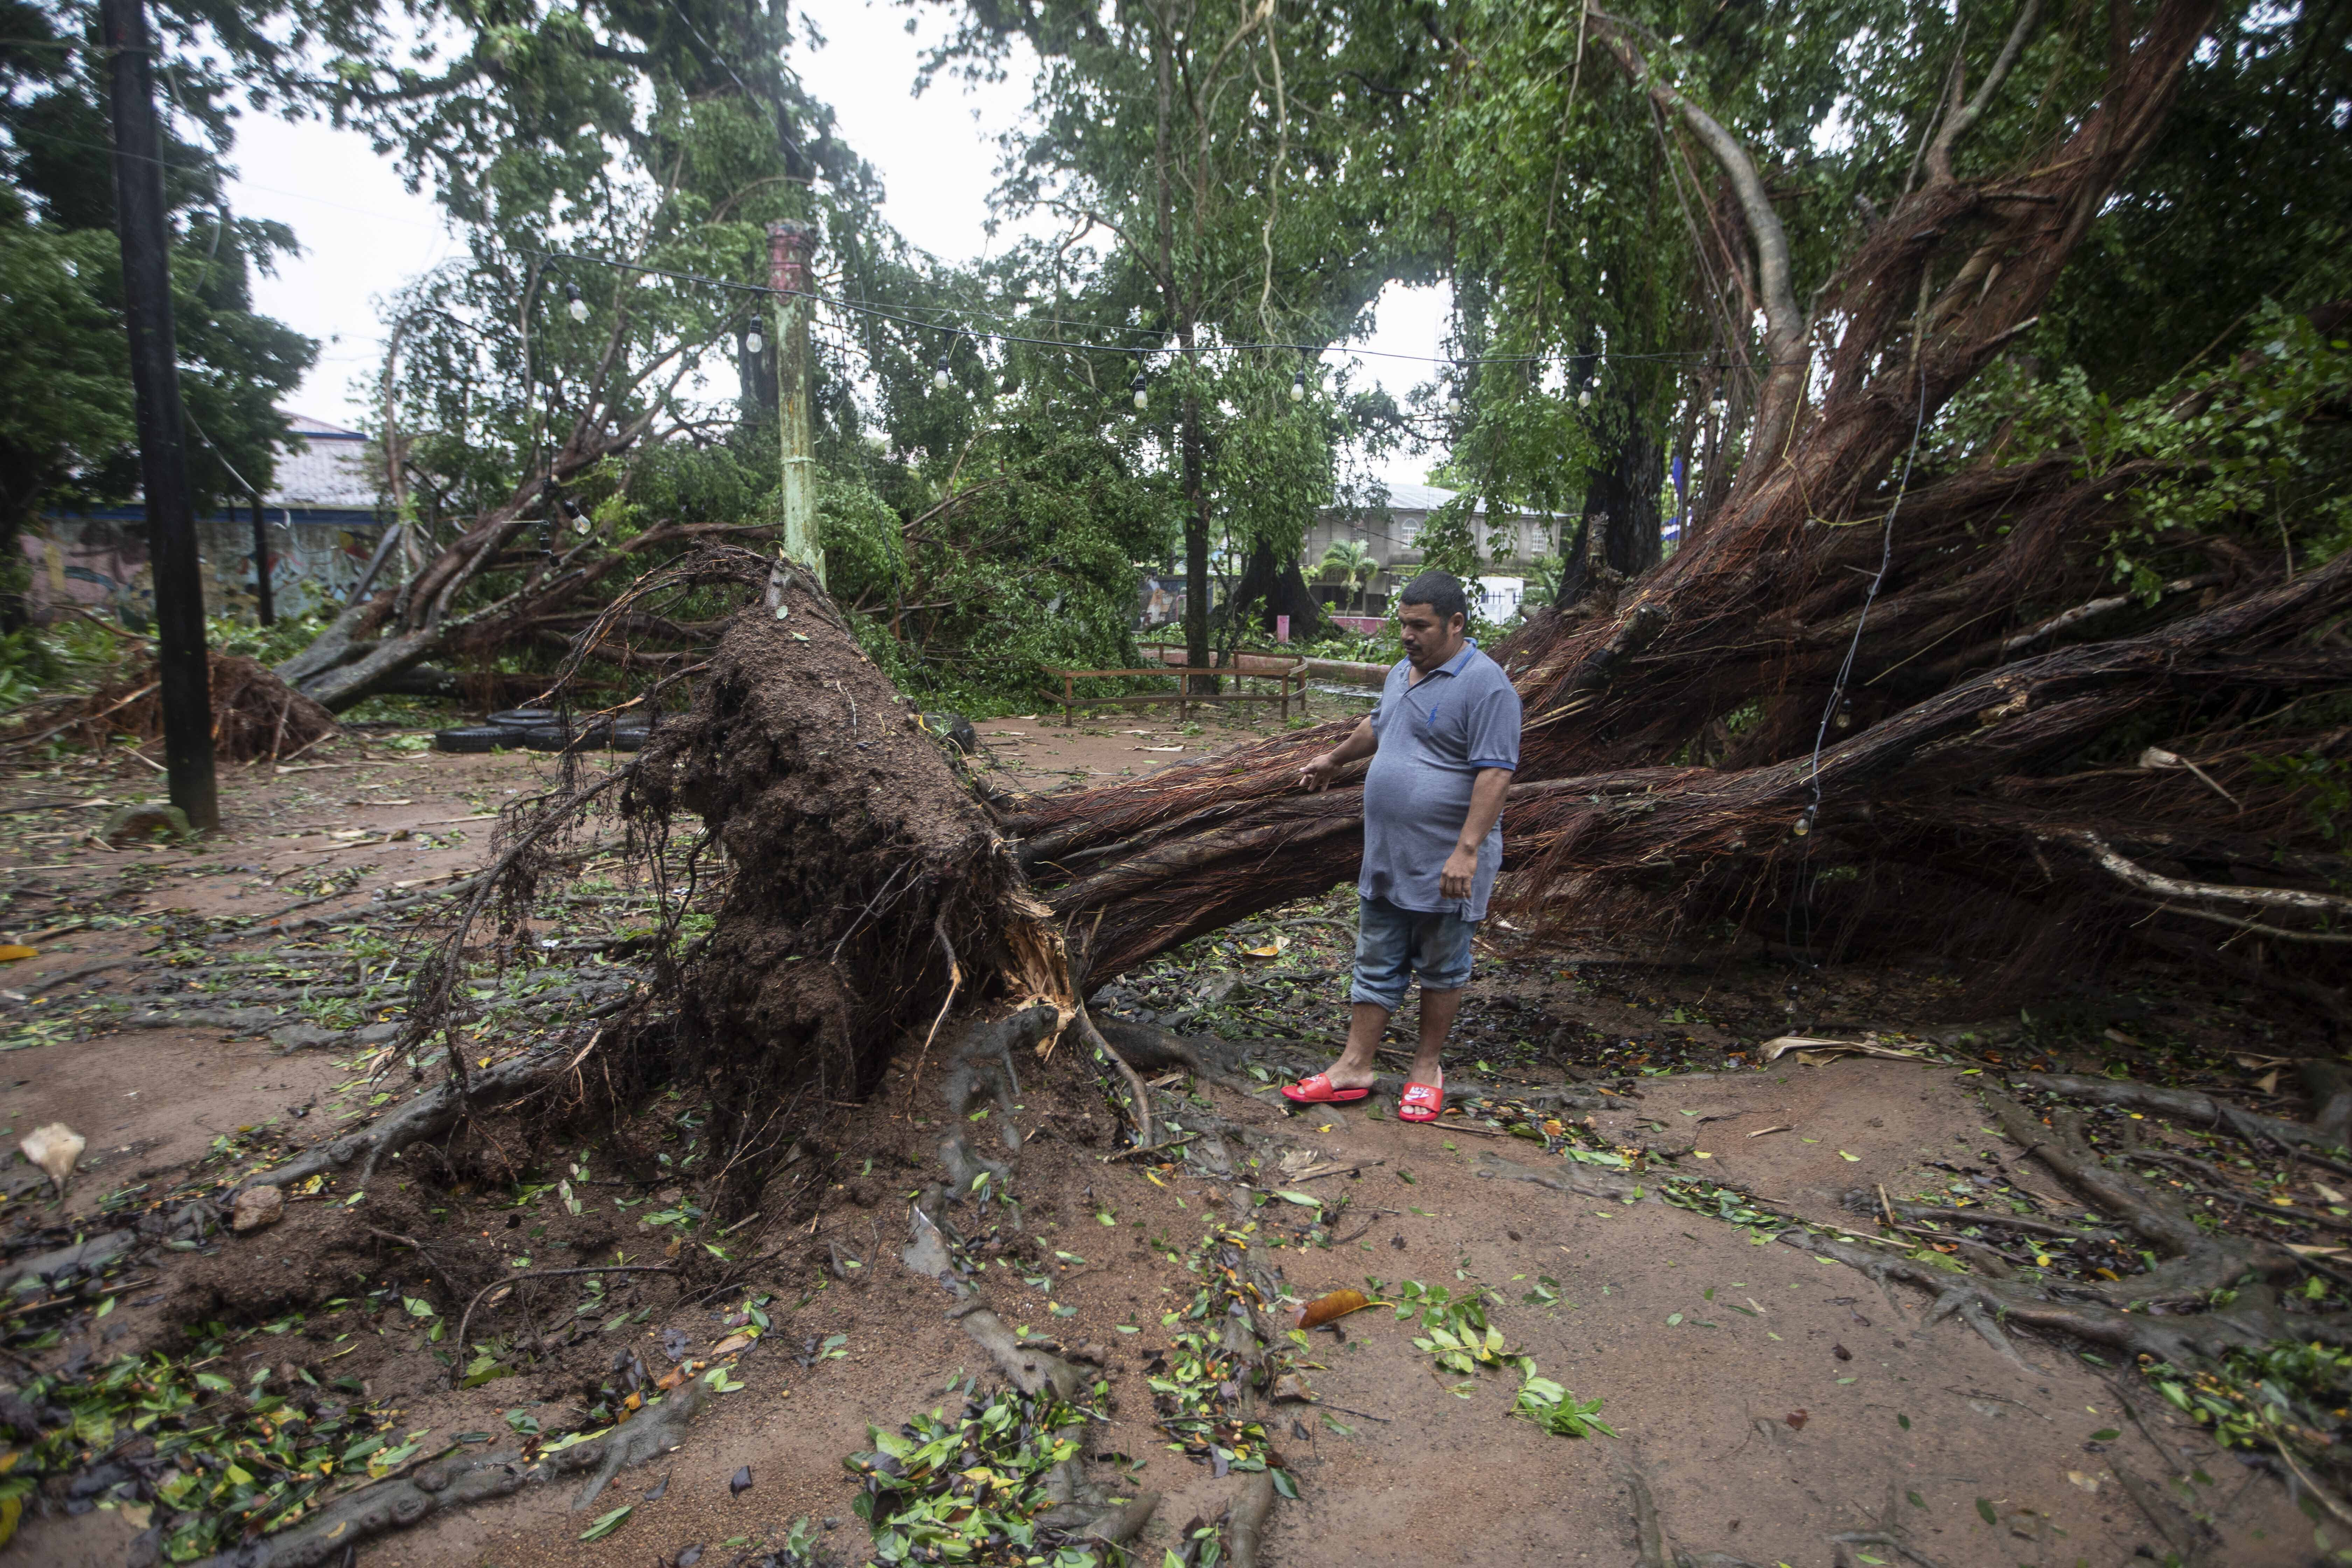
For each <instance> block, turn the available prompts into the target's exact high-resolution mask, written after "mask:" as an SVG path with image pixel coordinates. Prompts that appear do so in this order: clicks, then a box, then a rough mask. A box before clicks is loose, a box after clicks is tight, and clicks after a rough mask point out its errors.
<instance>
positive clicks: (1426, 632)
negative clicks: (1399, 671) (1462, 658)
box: [1397, 605, 1464, 674]
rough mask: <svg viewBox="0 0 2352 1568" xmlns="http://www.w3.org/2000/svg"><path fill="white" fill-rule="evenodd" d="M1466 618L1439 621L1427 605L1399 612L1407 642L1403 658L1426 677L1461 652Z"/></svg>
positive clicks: (1454, 617)
mask: <svg viewBox="0 0 2352 1568" xmlns="http://www.w3.org/2000/svg"><path fill="white" fill-rule="evenodd" d="M1397 626H1398V628H1399V630H1400V632H1401V633H1402V637H1403V640H1404V656H1405V658H1408V659H1411V660H1412V667H1413V668H1415V669H1417V670H1420V671H1422V672H1423V674H1427V673H1428V672H1429V671H1430V670H1433V669H1434V668H1437V667H1438V666H1439V665H1441V664H1444V662H1445V661H1446V660H1447V659H1450V658H1453V657H1454V655H1455V654H1457V653H1460V652H1461V651H1462V628H1463V626H1464V621H1463V618H1462V617H1461V616H1445V617H1444V619H1442V620H1441V619H1440V618H1439V617H1438V614H1437V612H1436V611H1435V610H1434V609H1433V608H1431V607H1430V606H1429V605H1402V606H1400V607H1399V608H1398V610H1397Z"/></svg>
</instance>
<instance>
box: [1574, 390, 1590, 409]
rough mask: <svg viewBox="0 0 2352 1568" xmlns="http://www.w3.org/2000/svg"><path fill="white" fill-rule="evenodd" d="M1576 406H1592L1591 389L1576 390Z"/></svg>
mask: <svg viewBox="0 0 2352 1568" xmlns="http://www.w3.org/2000/svg"><path fill="white" fill-rule="evenodd" d="M1576 405H1577V406H1578V407H1579V408H1590V407H1591V406H1592V388H1591V387H1590V386H1585V387H1581V388H1579V389H1578V391H1577V394H1576Z"/></svg>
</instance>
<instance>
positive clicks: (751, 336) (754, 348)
mask: <svg viewBox="0 0 2352 1568" xmlns="http://www.w3.org/2000/svg"><path fill="white" fill-rule="evenodd" d="M767 346H768V340H767V339H765V338H763V337H761V335H760V329H759V328H757V327H753V328H752V329H751V331H748V332H745V333H744V334H743V352H744V353H747V354H755V353H759V352H760V351H761V350H762V349H764V348H766V347H767Z"/></svg>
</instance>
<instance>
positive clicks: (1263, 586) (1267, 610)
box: [1226, 539, 1323, 642]
mask: <svg viewBox="0 0 2352 1568" xmlns="http://www.w3.org/2000/svg"><path fill="white" fill-rule="evenodd" d="M1226 609H1227V611H1228V613H1229V614H1232V615H1244V614H1248V615H1252V616H1254V618H1255V622H1256V624H1257V626H1258V627H1259V628H1260V629H1261V630H1263V631H1265V632H1266V633H1267V634H1268V635H1272V633H1273V632H1274V629H1275V625H1274V618H1275V617H1276V616H1289V617H1290V635H1291V637H1292V638H1293V639H1294V640H1297V641H1299V642H1311V641H1313V640H1314V639H1315V638H1317V637H1321V636H1322V635H1323V604H1322V601H1321V600H1319V599H1318V598H1316V596H1315V590H1314V589H1312V588H1310V587H1308V586H1307V577H1306V574H1304V573H1302V572H1300V571H1299V569H1298V563H1297V561H1296V560H1291V561H1285V560H1282V559H1280V558H1279V557H1277V556H1276V553H1275V550H1274V546H1273V545H1271V544H1268V543H1267V542H1265V540H1263V539H1261V540H1258V541H1256V542H1254V543H1253V544H1252V545H1251V546H1250V552H1249V561H1248V563H1246V564H1245V565H1244V567H1243V568H1242V578H1241V581H1240V583H1238V584H1235V585H1234V597H1233V602H1232V603H1231V604H1230V605H1227V606H1226Z"/></svg>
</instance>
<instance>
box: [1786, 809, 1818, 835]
mask: <svg viewBox="0 0 2352 1568" xmlns="http://www.w3.org/2000/svg"><path fill="white" fill-rule="evenodd" d="M1812 830H1813V808H1812V807H1811V806H1810V805H1809V806H1807V807H1805V809H1804V810H1802V811H1801V812H1799V813H1798V814H1797V820H1796V822H1795V823H1794V824H1793V825H1792V826H1790V829H1789V831H1790V833H1792V834H1794V835H1795V836H1796V837H1799V838H1802V837H1805V836H1806V835H1808V834H1810V833H1811V832H1812Z"/></svg>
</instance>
